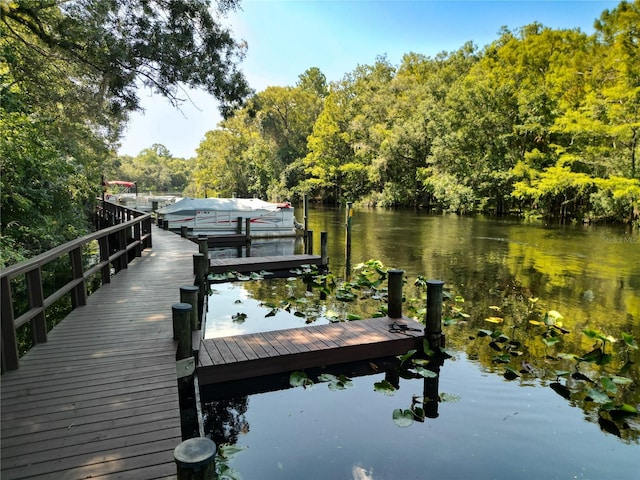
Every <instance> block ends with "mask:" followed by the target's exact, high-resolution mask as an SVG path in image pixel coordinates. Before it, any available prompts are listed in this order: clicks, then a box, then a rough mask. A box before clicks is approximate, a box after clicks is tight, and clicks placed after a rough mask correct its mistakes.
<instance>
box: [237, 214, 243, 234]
mask: <svg viewBox="0 0 640 480" xmlns="http://www.w3.org/2000/svg"><path fill="white" fill-rule="evenodd" d="M236 233H238V234H240V233H242V217H238V225H236Z"/></svg>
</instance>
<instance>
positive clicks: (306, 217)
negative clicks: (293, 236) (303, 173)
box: [302, 195, 309, 253]
mask: <svg viewBox="0 0 640 480" xmlns="http://www.w3.org/2000/svg"><path fill="white" fill-rule="evenodd" d="M302 209H303V212H302V213H303V217H302V223H303V224H304V231H305V235H306V231H307V230H308V229H309V201H308V199H307V196H306V195H303V197H302ZM305 253H306V252H305Z"/></svg>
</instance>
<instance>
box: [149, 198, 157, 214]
mask: <svg viewBox="0 0 640 480" xmlns="http://www.w3.org/2000/svg"><path fill="white" fill-rule="evenodd" d="M156 210H158V202H157V200H152V201H151V211H152V212H155V211H156Z"/></svg>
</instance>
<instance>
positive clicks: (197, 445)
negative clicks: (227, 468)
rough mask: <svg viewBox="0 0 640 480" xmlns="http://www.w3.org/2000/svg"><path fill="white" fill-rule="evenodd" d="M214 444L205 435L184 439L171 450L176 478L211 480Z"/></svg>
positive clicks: (180, 479)
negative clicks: (176, 471) (176, 473)
mask: <svg viewBox="0 0 640 480" xmlns="http://www.w3.org/2000/svg"><path fill="white" fill-rule="evenodd" d="M216 450H217V447H216V444H215V443H214V442H213V440H211V439H209V438H207V437H197V438H190V439H188V440H185V441H184V442H182V443H181V444H180V445H178V446H177V447H176V448H175V450H174V451H173V458H174V460H175V462H176V466H177V469H178V480H213V479H214V478H216V477H215V473H216V472H215V458H216Z"/></svg>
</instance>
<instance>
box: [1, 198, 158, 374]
mask: <svg viewBox="0 0 640 480" xmlns="http://www.w3.org/2000/svg"><path fill="white" fill-rule="evenodd" d="M98 213H99V214H100V215H102V218H103V220H106V221H108V222H111V223H116V225H113V226H110V227H107V228H104V229H100V230H98V231H96V232H93V233H90V234H87V235H84V236H82V237H80V238H76V239H75V240H71V241H70V242H67V243H64V244H62V245H59V246H57V247H54V248H52V249H51V250H48V251H46V252H44V253H41V254H40V255H37V256H35V257H33V258H30V259H27V260H23V261H22V262H19V263H17V264H15V265H11V266H9V267H7V268H4V269H2V271H1V272H0V294H1V296H2V305H1V308H0V310H1V317H0V331H1V339H2V372H4V371H5V370H15V369H17V368H18V363H19V352H18V342H17V337H16V330H17V329H18V328H20V327H21V326H22V325H24V324H25V323H27V322H28V321H31V325H32V333H33V341H34V343H43V342H46V341H47V322H46V309H47V308H49V307H50V306H51V305H53V304H54V303H55V302H57V301H58V300H59V299H60V298H62V297H63V296H64V295H66V294H67V293H69V292H71V294H72V297H71V299H72V307H73V308H76V307H78V306H82V305H85V304H86V297H87V280H88V279H89V278H90V277H91V276H93V275H95V274H97V273H101V275H102V284H104V283H109V282H110V275H111V273H110V268H111V267H110V265H113V266H114V267H115V270H116V272H117V271H119V270H121V269H124V268H127V265H128V263H129V261H130V259H129V252H131V251H133V252H134V253H135V256H136V257H139V256H140V255H141V252H142V250H143V249H144V248H148V247H151V244H152V242H151V214H150V213H144V212H140V211H137V210H133V209H129V208H127V207H123V206H119V205H114V204H109V203H108V202H102V203H101V204H100V206H99V209H98ZM128 233H129V236H128V235H127V234H128ZM96 240H97V241H98V249H99V255H100V261H99V262H98V263H97V264H96V265H93V266H91V267H90V268H89V269H88V270H86V271H85V270H84V265H83V261H82V249H83V247H84V246H85V245H86V244H88V243H90V242H92V241H96ZM110 244H111V245H110ZM110 246H111V247H113V253H112V252H111V250H110ZM66 254H68V255H69V258H70V264H71V268H70V270H71V277H72V278H71V280H69V281H67V282H66V283H64V285H62V286H59V285H56V291H55V292H53V293H51V294H50V295H49V296H47V297H45V296H44V292H43V281H42V266H44V265H47V264H49V263H51V262H53V261H55V260H58V259H59V258H61V257H62V256H64V255H66ZM21 275H24V277H25V280H26V288H27V299H28V308H27V311H26V312H24V313H22V314H21V315H19V316H18V317H15V313H14V311H13V296H12V293H11V280H12V279H14V278H16V277H19V276H21Z"/></svg>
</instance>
